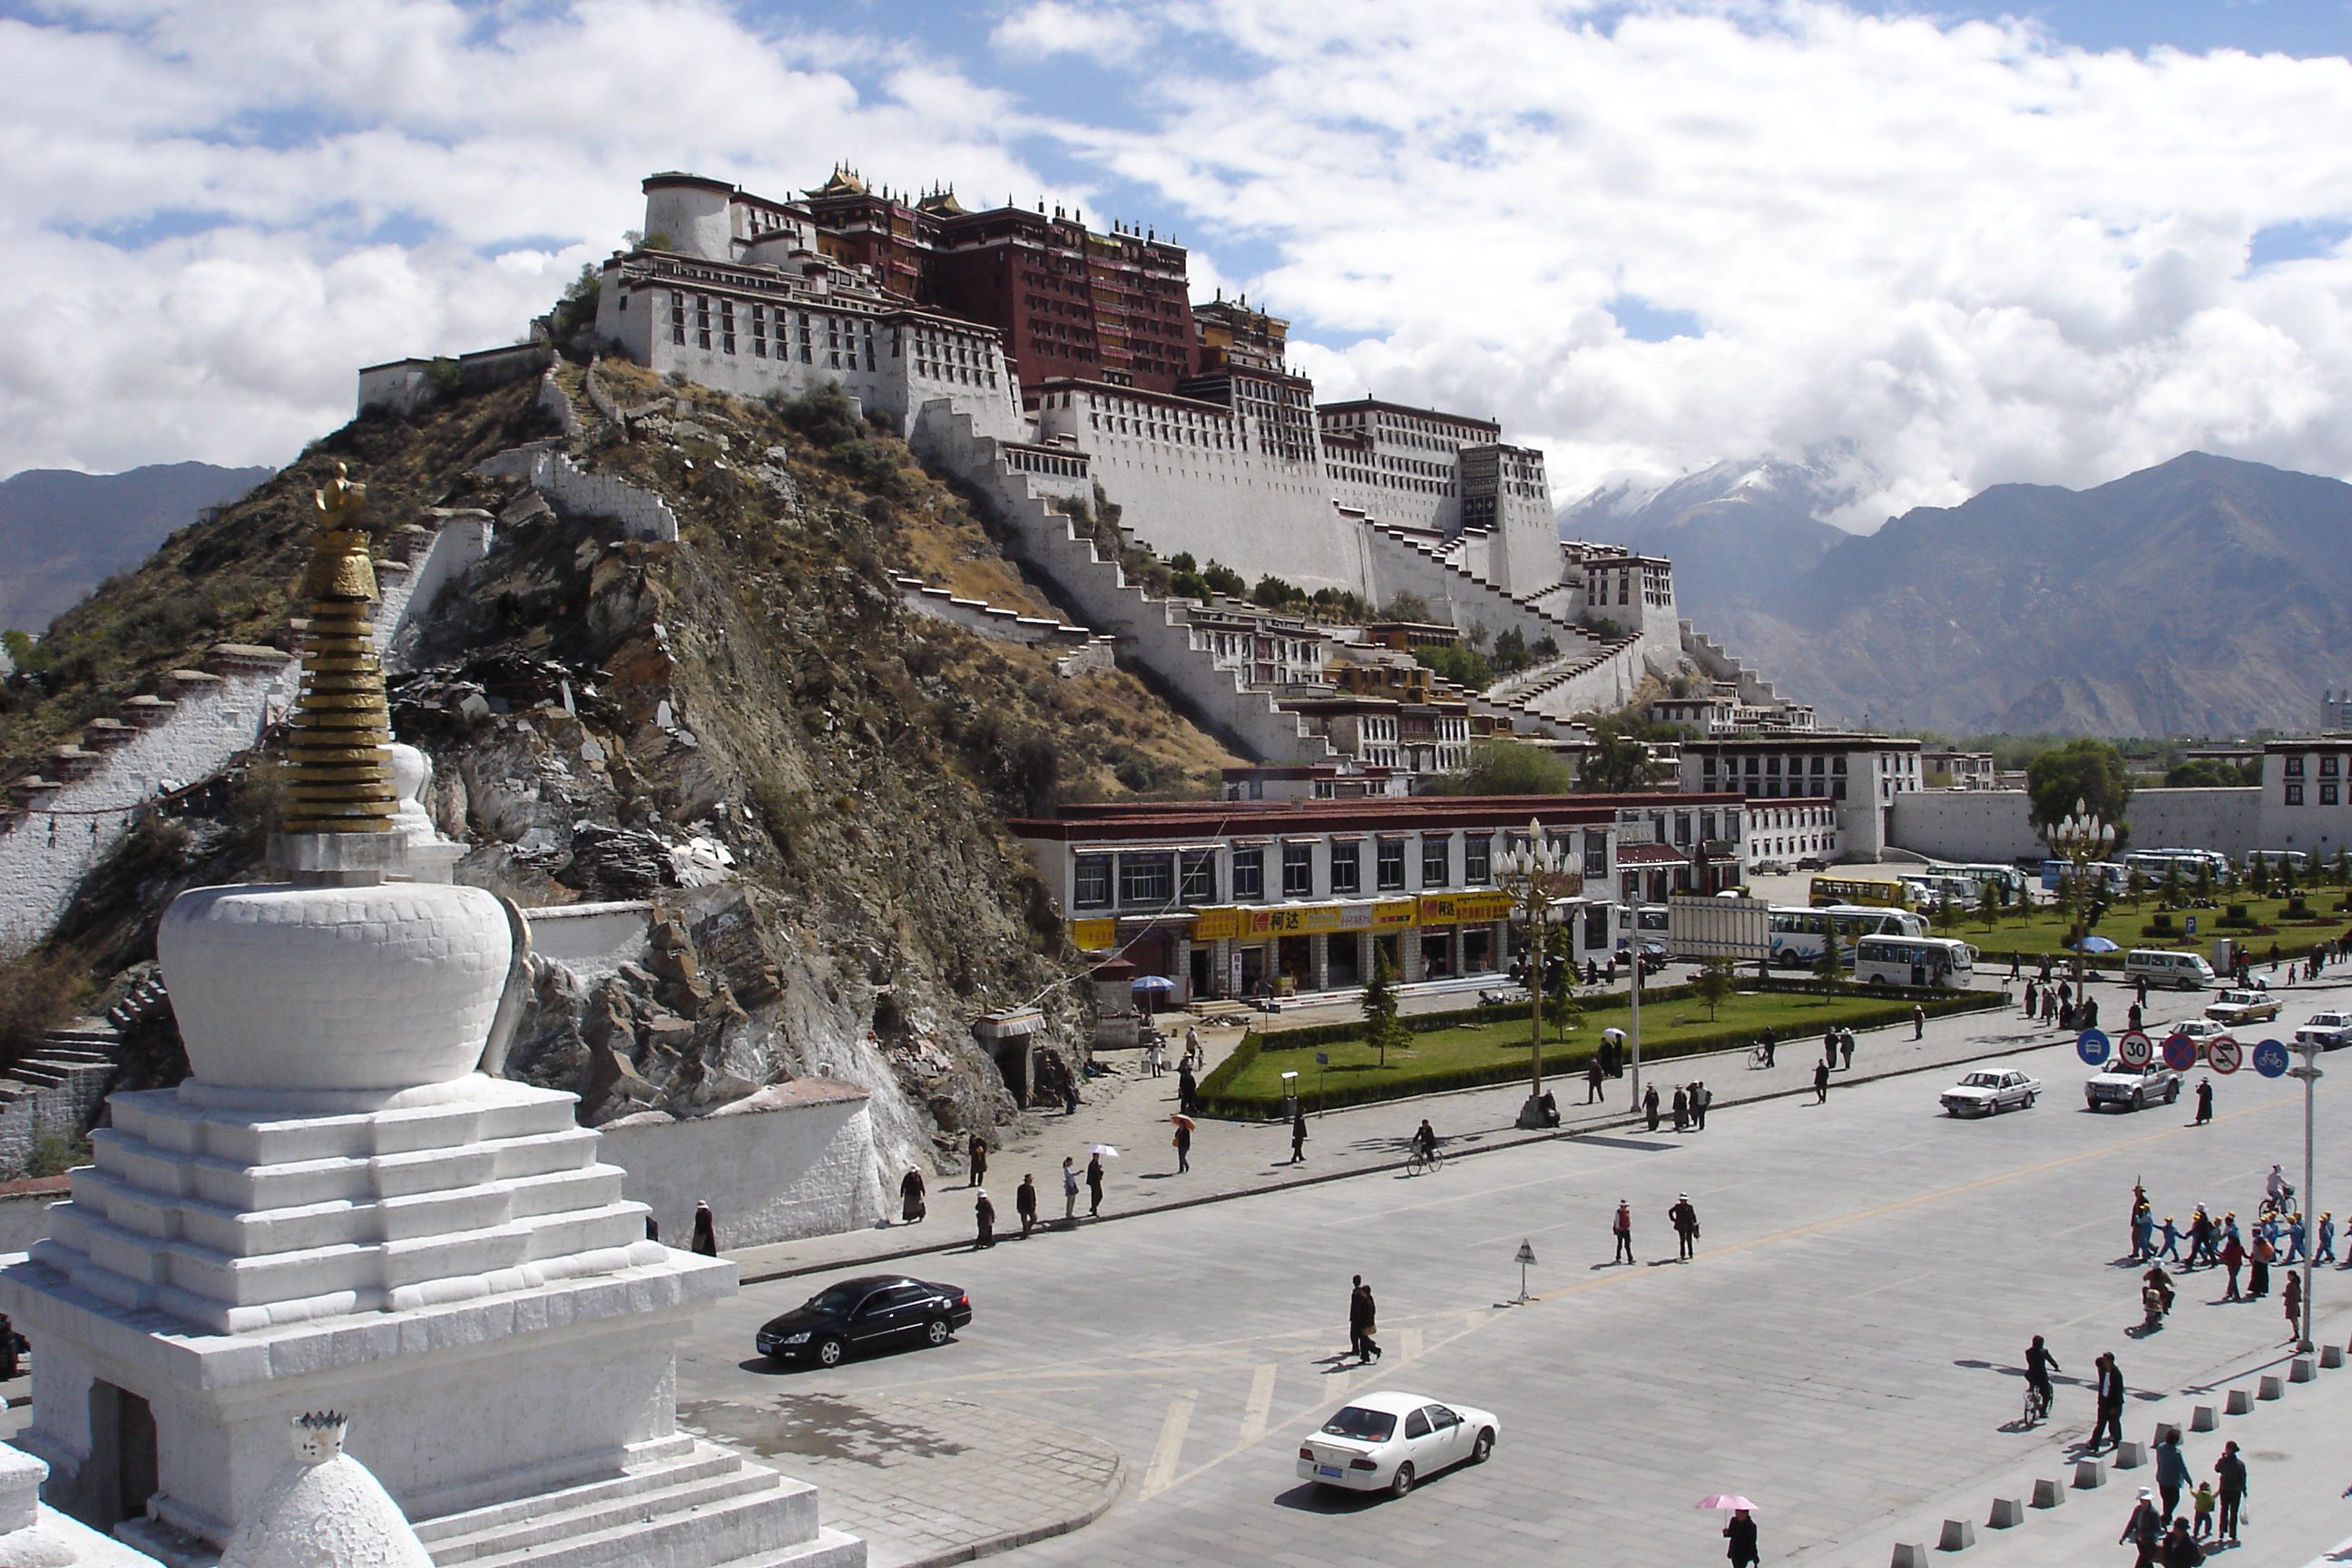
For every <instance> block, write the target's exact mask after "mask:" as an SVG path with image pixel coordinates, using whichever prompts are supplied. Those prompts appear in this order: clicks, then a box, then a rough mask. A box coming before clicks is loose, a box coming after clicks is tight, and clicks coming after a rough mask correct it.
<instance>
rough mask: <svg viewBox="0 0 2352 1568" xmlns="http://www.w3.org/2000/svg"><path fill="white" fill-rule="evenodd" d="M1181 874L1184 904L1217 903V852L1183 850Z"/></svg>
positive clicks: (1209, 850)
mask: <svg viewBox="0 0 2352 1568" xmlns="http://www.w3.org/2000/svg"><path fill="white" fill-rule="evenodd" d="M1183 874H1184V890H1183V895H1182V897H1183V901H1184V902H1186V903H1188V904H1213V903H1215V902H1216V901H1217V852H1216V851H1215V850H1213V849H1187V850H1185V851H1184V858H1183Z"/></svg>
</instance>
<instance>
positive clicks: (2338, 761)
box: [2319, 752, 2344, 779]
mask: <svg viewBox="0 0 2352 1568" xmlns="http://www.w3.org/2000/svg"><path fill="white" fill-rule="evenodd" d="M2343 768H2344V759H2343V758H2341V757H2339V756H2337V755H2336V753H2335V752H2327V753H2326V755H2324V756H2322V757H2321V758H2320V759H2319V776H2320V777H2321V778H2324V779H2332V778H2334V777H2336V775H2337V774H2338V773H2341V772H2342V771H2343Z"/></svg>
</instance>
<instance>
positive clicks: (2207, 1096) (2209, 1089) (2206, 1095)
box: [2196, 1078, 2213, 1127]
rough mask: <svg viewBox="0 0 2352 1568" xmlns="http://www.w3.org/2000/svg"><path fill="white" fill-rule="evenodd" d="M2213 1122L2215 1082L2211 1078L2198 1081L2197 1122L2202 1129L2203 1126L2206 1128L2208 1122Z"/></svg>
mask: <svg viewBox="0 0 2352 1568" xmlns="http://www.w3.org/2000/svg"><path fill="white" fill-rule="evenodd" d="M2212 1120H2213V1080H2212V1079H2210V1078H2200V1079H2198V1080H2197V1122H2196V1124H2197V1125H2198V1126H2200V1127H2202V1126H2204V1125H2205V1124H2206V1123H2207V1122H2209V1121H2212Z"/></svg>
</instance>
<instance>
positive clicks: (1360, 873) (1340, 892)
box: [1283, 844, 1364, 898]
mask: <svg viewBox="0 0 2352 1568" xmlns="http://www.w3.org/2000/svg"><path fill="white" fill-rule="evenodd" d="M1363 890H1364V869H1363V846H1362V845H1360V844H1334V845H1332V846H1331V893H1332V896H1333V897H1334V898H1338V897H1341V896H1344V895H1347V894H1350V893H1360V892H1362V891H1363ZM1283 891H1284V892H1286V893H1287V892H1289V891H1290V889H1288V888H1287V887H1286V888H1284V889H1283Z"/></svg>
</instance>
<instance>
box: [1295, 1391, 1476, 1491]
mask: <svg viewBox="0 0 2352 1568" xmlns="http://www.w3.org/2000/svg"><path fill="white" fill-rule="evenodd" d="M1502 1426H1503V1424H1502V1422H1501V1421H1500V1420H1498V1419H1497V1418H1496V1415H1494V1413H1493V1412H1492V1411H1487V1410H1473V1409H1471V1408H1470V1407H1469V1406H1468V1405H1441V1404H1439V1403H1438V1402H1437V1401H1436V1400H1434V1399H1431V1398H1429V1397H1427V1396H1426V1395H1424V1394H1399V1393H1396V1392H1394V1391H1389V1392H1385V1393H1381V1394H1360V1395H1358V1396H1357V1397H1356V1399H1354V1400H1353V1401H1352V1402H1350V1403H1349V1404H1348V1405H1343V1406H1342V1407H1341V1408H1340V1409H1339V1412H1338V1413H1337V1414H1335V1415H1333V1416H1332V1417H1331V1419H1330V1420H1328V1421H1326V1422H1325V1423H1323V1429H1322V1430H1321V1431H1319V1432H1317V1433H1314V1434H1313V1435H1311V1436H1309V1437H1308V1438H1307V1441H1305V1442H1304V1443H1301V1444H1300V1445H1299V1446H1298V1473H1299V1475H1300V1476H1301V1477H1302V1478H1304V1479H1307V1480H1310V1481H1316V1482H1318V1483H1320V1484H1321V1485H1323V1486H1327V1487H1348V1488H1351V1489H1355V1490H1357V1491H1385V1492H1387V1493H1389V1495H1391V1497H1402V1496H1404V1494H1405V1493H1407V1492H1409V1491H1411V1490H1412V1485H1413V1482H1414V1481H1415V1480H1416V1479H1420V1478H1422V1477H1425V1476H1433V1475H1435V1474H1436V1473H1437V1472H1438V1471H1440V1470H1444V1469H1450V1468H1453V1467H1454V1466H1455V1465H1465V1464H1467V1465H1482V1464H1485V1463H1486V1456H1488V1455H1489V1454H1492V1453H1493V1452H1494V1451H1495V1436H1496V1433H1498V1432H1500V1431H1501V1430H1502Z"/></svg>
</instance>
